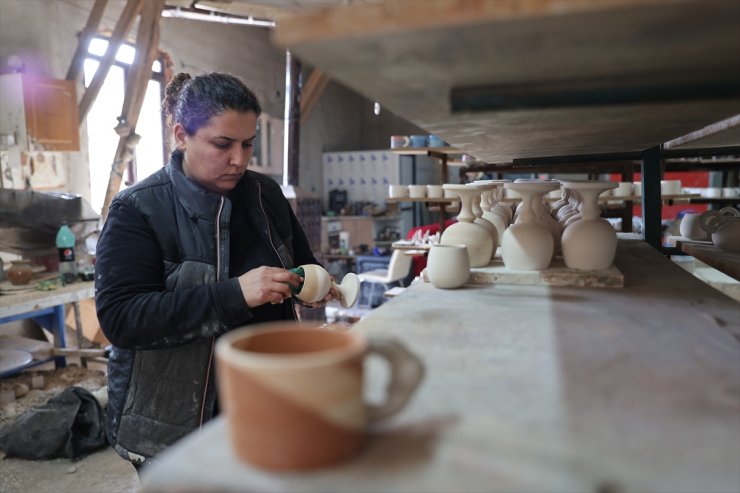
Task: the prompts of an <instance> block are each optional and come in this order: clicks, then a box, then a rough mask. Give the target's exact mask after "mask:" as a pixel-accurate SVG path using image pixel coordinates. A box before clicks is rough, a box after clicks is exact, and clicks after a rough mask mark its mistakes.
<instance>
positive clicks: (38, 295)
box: [0, 281, 95, 377]
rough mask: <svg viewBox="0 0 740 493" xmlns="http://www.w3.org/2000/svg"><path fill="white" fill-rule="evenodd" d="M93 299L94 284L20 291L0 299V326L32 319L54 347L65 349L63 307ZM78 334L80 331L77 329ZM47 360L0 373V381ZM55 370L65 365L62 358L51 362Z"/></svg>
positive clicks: (84, 283) (82, 283)
mask: <svg viewBox="0 0 740 493" xmlns="http://www.w3.org/2000/svg"><path fill="white" fill-rule="evenodd" d="M94 296H95V283H94V281H86V282H77V283H74V284H68V285H66V286H61V287H59V288H57V289H54V290H52V291H23V292H20V293H18V294H4V295H0V324H5V323H8V322H13V321H16V320H25V319H32V320H34V321H35V322H36V323H38V324H39V325H41V326H42V327H43V328H45V329H47V330H48V331H50V332H51V333H52V335H53V336H54V347H57V348H64V347H66V346H67V343H66V338H65V334H64V305H66V304H67V303H77V302H79V301H80V300H83V299H86V298H92V297H94ZM77 329H78V331H79V330H80V327H77ZM48 361H49V359H44V360H34V361H31V362H30V363H28V364H26V365H23V366H19V367H17V368H13V369H11V370H9V371H7V370H6V371H4V372H2V373H0V377H5V376H8V375H12V374H14V373H17V372H19V371H22V370H25V369H26V368H30V367H33V366H37V365H40V364H43V363H46V362H48ZM54 361H55V363H56V366H57V368H59V367H63V366H65V365H66V358H65V357H64V356H56V357H55V358H54Z"/></svg>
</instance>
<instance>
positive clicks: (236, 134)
mask: <svg viewBox="0 0 740 493" xmlns="http://www.w3.org/2000/svg"><path fill="white" fill-rule="evenodd" d="M162 106H163V110H164V111H165V114H166V116H167V119H168V123H169V125H170V126H171V127H172V132H173V136H174V139H175V141H176V143H177V149H176V150H175V151H174V152H173V153H172V157H171V159H170V162H169V163H168V164H167V167H166V168H163V169H161V170H160V171H158V172H156V173H154V174H153V175H151V176H150V177H148V178H147V179H145V180H143V181H142V182H140V183H137V184H136V185H134V186H132V187H130V188H128V189H126V190H124V191H122V192H120V193H119V194H118V195H117V196H116V198H115V199H114V200H113V202H112V203H111V206H110V209H109V212H108V219H107V221H106V224H105V227H104V228H103V231H102V233H101V235H100V240H99V242H98V245H97V259H96V281H95V301H96V307H97V313H98V318H99V321H100V325H101V327H102V329H103V332H104V333H105V335H106V337H107V338H108V339H109V340H110V341H111V343H112V344H113V347H114V348H113V351H112V352H111V354H110V359H109V363H108V395H109V402H108V430H107V433H108V439H109V441H110V442H111V444H112V445H113V447H114V448H115V450H116V451H117V452H118V453H119V454H120V455H121V456H123V457H124V458H127V459H129V460H131V461H132V462H133V463H134V465H135V466H137V468H138V466H140V465H141V464H143V463H146V462H148V460H149V459H150V458H151V457H153V456H154V455H156V454H157V453H159V452H161V451H162V450H163V449H164V448H165V447H167V446H168V445H170V444H172V443H174V442H175V441H176V440H178V439H180V438H182V437H183V436H184V435H186V434H187V433H189V432H191V431H193V430H194V429H197V428H198V427H200V426H202V425H203V423H204V422H205V421H207V420H209V419H210V418H211V417H213V416H214V415H215V414H216V413H217V412H218V409H217V406H218V402H217V395H216V394H217V392H216V388H215V380H214V358H213V345H214V341H215V339H216V338H217V337H218V336H219V335H221V334H223V333H225V332H227V331H229V330H231V329H233V328H235V327H239V326H242V325H249V324H255V323H260V322H267V321H273V320H285V319H295V314H294V309H293V299H292V296H291V289H290V288H291V286H297V285H298V284H299V283H300V282H301V278H300V277H299V276H297V275H296V274H294V273H292V272H290V271H289V270H286V269H289V268H291V267H294V266H297V265H302V264H308V263H318V262H317V261H316V259H315V258H314V256H313V254H312V253H311V249H310V247H309V244H308V241H307V239H306V236H305V234H304V232H303V230H302V229H301V227H300V225H299V224H298V221H297V219H296V217H295V215H294V214H293V212H292V210H291V207H290V204H289V203H288V201H287V200H286V199H285V197H284V196H283V194H282V191H281V189H280V187H279V186H278V185H277V183H275V182H274V181H273V180H271V179H270V178H268V177H265V176H262V175H260V174H258V173H254V172H251V171H247V163H248V162H249V159H250V158H251V156H252V146H253V142H254V139H255V137H256V132H257V119H258V117H259V115H260V113H261V109H260V105H259V102H258V101H257V98H256V97H255V95H254V94H253V93H252V91H250V90H249V89H248V88H247V87H246V86H245V85H244V84H243V83H242V82H241V81H240V80H239V79H238V78H236V77H234V76H231V75H227V74H219V73H211V74H205V75H199V76H196V77H191V76H190V75H188V74H179V75H177V76H176V77H175V78H174V79H173V80H172V81H171V82H170V84H169V85H168V86H167V92H166V97H165V100H164V101H163V104H162ZM331 299H332V294H331V293H330V294H329V295H327V297H326V299H324V300H323V302H320V303H317V304H315V305H314V306H318V305H322V304H323V303H325V302H326V301H329V300H331ZM285 300H289V301H288V302H285V303H284V301H285Z"/></svg>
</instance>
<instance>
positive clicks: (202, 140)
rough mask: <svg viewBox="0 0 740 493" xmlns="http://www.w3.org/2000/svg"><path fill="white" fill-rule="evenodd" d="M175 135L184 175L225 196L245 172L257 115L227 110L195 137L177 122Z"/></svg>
mask: <svg viewBox="0 0 740 493" xmlns="http://www.w3.org/2000/svg"><path fill="white" fill-rule="evenodd" d="M174 134H175V139H176V141H177V145H178V147H179V148H180V149H182V150H183V152H184V159H183V163H182V167H183V170H184V171H185V175H187V176H188V177H189V178H190V179H191V180H194V181H195V182H197V183H198V184H199V185H200V186H202V187H203V188H205V189H206V190H208V191H209V192H214V193H218V194H221V195H224V194H226V193H228V192H229V191H230V190H232V189H233V188H234V187H235V186H236V184H237V182H238V181H239V179H240V178H241V177H242V176H244V173H245V172H246V171H247V164H248V163H249V160H250V159H251V157H252V149H253V143H254V138H255V136H256V134H257V115H256V114H254V113H253V112H251V111H250V112H248V113H240V112H238V111H234V110H227V111H225V112H224V113H221V114H219V115H214V116H212V117H211V119H210V120H209V121H208V123H207V124H206V125H204V126H202V127H201V128H199V129H198V131H197V132H196V133H195V135H188V134H187V132H186V131H185V128H184V127H183V126H182V125H180V124H179V123H178V124H176V125H175V128H174Z"/></svg>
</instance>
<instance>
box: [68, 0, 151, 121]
mask: <svg viewBox="0 0 740 493" xmlns="http://www.w3.org/2000/svg"><path fill="white" fill-rule="evenodd" d="M142 3H143V0H128V3H126V7H124V9H123V12H122V13H121V17H120V18H119V19H118V22H117V23H116V27H115V28H114V29H113V34H112V35H111V38H110V41H109V43H108V48H107V49H106V50H105V55H103V59H102V60H101V61H100V65H99V66H98V70H96V71H95V75H94V76H93V80H92V81H91V82H90V85H89V86H88V88H87V90H86V91H85V94H84V95H83V96H82V99H81V100H80V114H79V118H80V124H81V123H82V121H83V120H84V119H85V116H87V112H88V111H89V110H90V107H91V106H92V104H93V102H94V101H95V98H96V97H98V93H99V92H100V88H101V87H103V82H104V81H105V78H106V76H107V75H108V70H110V67H111V65H113V61H114V60H115V59H116V53H117V52H118V47H119V46H120V45H121V41H122V40H123V38H124V37H125V36H126V35H127V34H128V32H129V31H130V30H131V27H132V26H133V24H134V20H135V19H136V16H137V14H138V13H139V11H140V10H141V6H142Z"/></svg>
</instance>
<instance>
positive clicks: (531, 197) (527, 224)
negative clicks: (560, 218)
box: [501, 182, 557, 270]
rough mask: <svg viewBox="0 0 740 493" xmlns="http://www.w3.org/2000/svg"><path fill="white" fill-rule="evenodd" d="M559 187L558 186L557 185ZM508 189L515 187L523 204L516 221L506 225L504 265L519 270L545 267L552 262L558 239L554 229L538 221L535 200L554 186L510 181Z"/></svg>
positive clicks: (502, 248)
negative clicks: (555, 240) (555, 237)
mask: <svg viewBox="0 0 740 493" xmlns="http://www.w3.org/2000/svg"><path fill="white" fill-rule="evenodd" d="M555 186H556V187H557V185H555ZM504 187H505V188H506V190H507V191H508V190H513V191H515V192H517V193H518V194H519V195H521V197H522V202H523V204H524V205H523V206H522V207H521V209H520V214H519V216H518V217H517V219H516V221H515V222H514V224H512V225H511V226H509V227H508V228H506V231H505V232H504V236H503V238H502V240H501V257H502V258H503V261H504V265H505V266H506V267H508V268H510V269H515V270H542V269H546V268H547V267H548V266H549V265H550V262H551V261H552V257H553V253H554V247H555V242H554V240H553V237H552V234H551V233H550V231H549V230H548V229H547V228H546V227H545V226H543V225H541V224H539V223H538V222H537V216H536V215H535V210H534V207H533V203H534V201H535V200H540V201H541V200H542V196H543V195H544V194H546V193H547V192H549V191H550V190H551V189H552V187H550V188H544V187H542V186H541V185H540V184H538V183H532V182H524V183H506V184H505V185H504Z"/></svg>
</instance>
